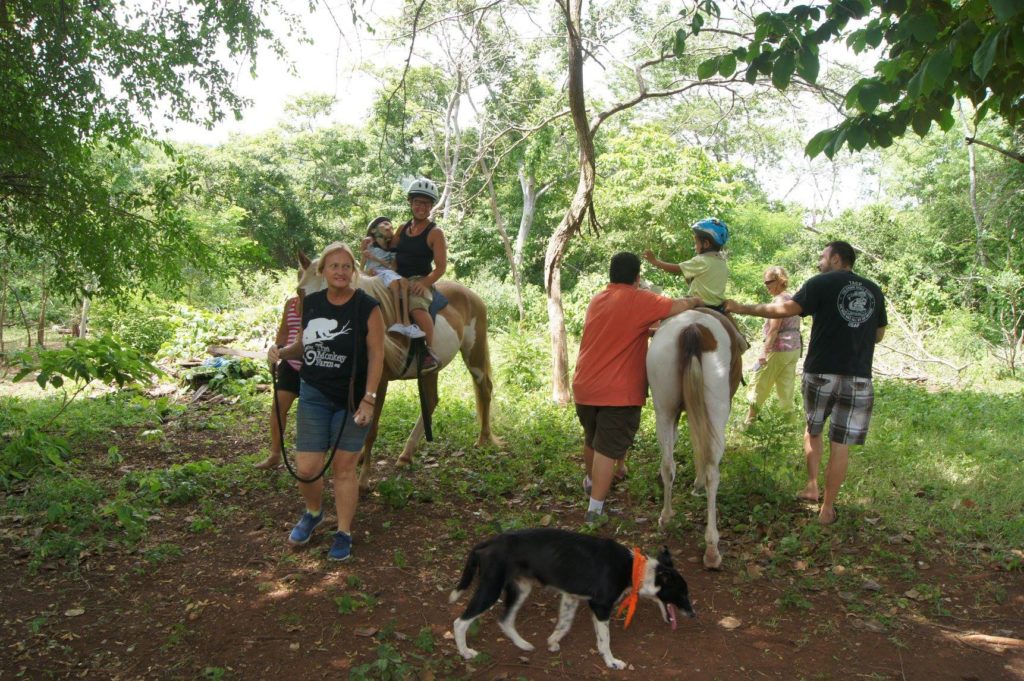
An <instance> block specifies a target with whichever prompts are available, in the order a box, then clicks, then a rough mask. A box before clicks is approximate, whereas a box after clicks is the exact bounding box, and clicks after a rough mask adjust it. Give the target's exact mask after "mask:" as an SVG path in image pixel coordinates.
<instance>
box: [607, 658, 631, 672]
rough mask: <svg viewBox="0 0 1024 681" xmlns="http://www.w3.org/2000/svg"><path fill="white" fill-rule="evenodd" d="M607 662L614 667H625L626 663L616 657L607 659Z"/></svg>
mask: <svg viewBox="0 0 1024 681" xmlns="http://www.w3.org/2000/svg"><path fill="white" fill-rule="evenodd" d="M605 663H606V664H607V665H608V666H609V667H610V668H612V669H625V668H626V663H625V662H623V661H622V660H617V659H615V658H614V657H613V658H612V659H610V660H605Z"/></svg>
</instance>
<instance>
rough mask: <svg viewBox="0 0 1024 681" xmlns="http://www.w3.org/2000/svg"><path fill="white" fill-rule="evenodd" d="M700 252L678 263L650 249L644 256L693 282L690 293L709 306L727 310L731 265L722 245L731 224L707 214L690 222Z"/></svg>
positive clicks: (689, 282)
mask: <svg viewBox="0 0 1024 681" xmlns="http://www.w3.org/2000/svg"><path fill="white" fill-rule="evenodd" d="M690 230H691V231H692V232H693V247H694V250H696V251H697V255H695V256H694V257H692V258H690V259H689V260H687V261H685V262H681V263H679V264H676V263H670V262H665V261H664V260H659V259H658V258H657V256H655V255H654V252H653V251H652V250H650V249H647V250H646V251H644V259H645V260H647V262H649V263H651V264H652V265H654V266H655V267H657V268H658V269H661V270H664V271H666V272H669V273H671V274H681V275H683V277H684V278H685V279H686V281H687V283H688V284H689V285H690V295H691V296H697V297H698V298H700V299H701V300H703V301H704V305H705V306H706V307H710V308H711V309H713V310H717V311H718V312H724V311H725V310H724V307H723V303H724V302H725V285H726V283H727V282H728V281H729V265H728V264H727V263H726V261H725V254H724V253H722V247H723V246H725V244H726V243H727V242H728V241H729V227H728V226H727V225H726V224H725V223H724V222H722V221H721V220H719V219H718V218H704V219H703V220H698V221H697V222H695V223H693V224H692V225H691V226H690Z"/></svg>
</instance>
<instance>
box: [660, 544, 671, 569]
mask: <svg viewBox="0 0 1024 681" xmlns="http://www.w3.org/2000/svg"><path fill="white" fill-rule="evenodd" d="M658 565H664V566H665V567H672V554H670V553H669V552H668V547H667V546H662V547H661V553H659V554H658Z"/></svg>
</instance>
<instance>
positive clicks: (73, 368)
mask: <svg viewBox="0 0 1024 681" xmlns="http://www.w3.org/2000/svg"><path fill="white" fill-rule="evenodd" d="M15 359H16V360H17V361H18V363H19V364H20V365H21V366H20V369H19V371H18V374H17V375H16V376H15V378H14V380H15V381H20V380H21V379H22V378H24V377H25V376H27V375H28V374H30V373H32V372H36V383H38V384H39V387H41V388H45V387H47V386H49V387H53V388H63V387H64V384H65V381H72V382H79V383H82V384H89V383H91V382H92V381H100V382H101V383H106V384H111V383H116V384H117V385H118V386H119V387H123V386H124V385H126V384H128V383H136V382H142V383H148V382H149V381H150V380H151V378H152V377H153V376H154V375H158V374H162V373H163V372H161V371H160V369H158V368H157V367H156V366H155V365H154V364H153V363H152V362H150V361H149V360H148V359H146V358H145V357H144V356H143V355H142V354H140V353H139V352H138V351H137V350H134V349H132V348H124V347H122V346H121V345H120V344H119V343H118V342H117V341H115V340H114V339H113V338H111V337H110V336H101V337H100V338H95V339H91V338H74V339H72V340H70V341H68V344H67V345H66V346H65V347H64V348H61V349H59V350H41V351H38V352H23V353H20V354H19V355H17V356H16V357H15Z"/></svg>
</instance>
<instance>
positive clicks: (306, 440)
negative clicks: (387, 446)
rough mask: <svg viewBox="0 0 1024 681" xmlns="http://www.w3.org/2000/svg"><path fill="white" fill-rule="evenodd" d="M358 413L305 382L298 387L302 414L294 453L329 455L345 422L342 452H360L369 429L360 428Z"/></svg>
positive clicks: (299, 417)
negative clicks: (322, 453) (340, 405)
mask: <svg viewBox="0 0 1024 681" xmlns="http://www.w3.org/2000/svg"><path fill="white" fill-rule="evenodd" d="M354 418H355V414H349V413H348V410H347V409H345V408H344V407H339V406H338V405H336V404H335V403H334V402H333V401H332V400H331V398H329V397H327V396H326V395H324V394H323V393H322V392H320V391H319V390H317V389H316V388H314V387H313V386H311V385H310V384H308V383H306V382H305V381H302V382H301V384H300V385H299V414H298V416H297V417H296V421H295V451H297V452H326V451H327V448H328V447H330V446H332V445H333V444H334V440H335V438H337V437H338V429H339V428H341V424H342V422H344V424H345V430H344V432H343V433H342V435H341V440H340V441H339V442H338V449H339V450H341V451H343V452H359V451H360V450H362V448H363V441H364V440H366V433H367V431H369V430H370V426H369V425H366V426H357V425H356V422H355V420H354Z"/></svg>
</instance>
